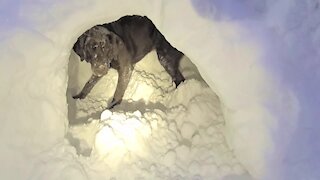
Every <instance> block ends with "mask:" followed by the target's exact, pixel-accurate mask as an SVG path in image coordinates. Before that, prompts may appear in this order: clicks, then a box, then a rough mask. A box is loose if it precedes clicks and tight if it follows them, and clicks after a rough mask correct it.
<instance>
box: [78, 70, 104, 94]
mask: <svg viewBox="0 0 320 180" xmlns="http://www.w3.org/2000/svg"><path fill="white" fill-rule="evenodd" d="M101 77H102V76H100V77H98V76H96V75H94V74H92V75H91V77H90V79H89V80H88V82H87V83H86V84H85V85H84V87H83V89H82V91H81V92H80V93H79V94H77V95H75V96H73V99H84V98H85V97H86V96H87V95H88V94H89V92H90V91H91V89H92V88H93V87H94V85H96V84H97V82H98V81H99V80H100V79H101Z"/></svg>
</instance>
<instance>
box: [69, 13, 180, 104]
mask: <svg viewBox="0 0 320 180" xmlns="http://www.w3.org/2000/svg"><path fill="white" fill-rule="evenodd" d="M73 50H74V51H75V53H76V54H78V55H79V57H80V59H81V61H83V60H85V61H86V62H88V63H90V64H91V70H92V75H91V77H90V79H89V80H88V81H87V83H86V84H85V86H84V87H83V89H82V91H81V92H80V93H79V94H77V95H75V96H73V98H74V99H83V98H85V97H86V96H87V94H88V93H89V92H90V91H91V89H92V88H93V87H94V86H95V84H96V83H97V82H98V81H99V80H100V79H101V78H102V77H103V76H104V75H106V74H107V73H108V70H109V69H110V68H114V69H116V70H117V71H118V76H119V77H118V83H117V87H116V91H115V93H114V96H113V99H112V101H111V103H110V104H109V105H108V107H107V109H112V108H113V107H114V106H116V105H118V104H120V103H121V101H122V98H123V95H124V93H125V90H126V88H127V86H128V84H129V81H130V78H131V74H132V71H133V69H134V65H135V63H137V62H139V61H140V60H141V59H143V57H144V56H145V55H146V54H148V53H149V52H150V51H152V50H156V52H157V56H158V59H159V61H160V64H161V65H162V66H163V67H164V69H165V70H166V71H167V72H168V74H169V75H170V76H171V78H172V80H173V82H174V83H175V85H176V87H178V85H179V84H180V83H181V82H183V81H184V80H185V78H184V76H183V75H182V73H181V72H180V70H179V64H180V60H181V58H182V56H183V55H184V54H183V53H182V52H180V51H179V50H177V49H176V48H174V47H173V46H171V44H170V43H169V42H168V41H167V40H166V39H165V37H164V36H163V35H162V34H161V33H160V31H159V30H158V29H157V28H156V26H155V25H154V24H153V23H152V21H151V20H150V19H149V18H147V17H146V16H138V15H132V16H123V17H121V18H120V19H118V20H116V21H114V22H111V23H106V24H101V25H96V26H94V27H92V28H90V29H89V30H87V31H86V32H84V33H83V34H82V35H81V36H80V37H79V38H78V39H77V41H76V43H75V44H74V46H73Z"/></svg>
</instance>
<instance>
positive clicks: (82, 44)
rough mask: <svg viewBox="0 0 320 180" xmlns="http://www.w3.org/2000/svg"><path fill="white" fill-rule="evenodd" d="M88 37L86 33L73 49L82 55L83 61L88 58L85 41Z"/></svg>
mask: <svg viewBox="0 0 320 180" xmlns="http://www.w3.org/2000/svg"><path fill="white" fill-rule="evenodd" d="M86 39H87V35H86V34H85V33H84V34H82V35H81V36H80V37H79V38H78V39H77V42H76V43H75V44H74V45H73V48H72V49H73V50H74V52H75V53H76V54H78V55H79V56H80V59H81V61H83V60H85V59H86V52H85V49H84V48H85V41H86Z"/></svg>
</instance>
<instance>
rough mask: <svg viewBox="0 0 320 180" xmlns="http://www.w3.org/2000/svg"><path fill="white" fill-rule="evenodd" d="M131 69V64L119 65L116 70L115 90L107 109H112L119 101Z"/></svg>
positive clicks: (125, 87)
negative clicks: (117, 75)
mask: <svg viewBox="0 0 320 180" xmlns="http://www.w3.org/2000/svg"><path fill="white" fill-rule="evenodd" d="M132 71H133V65H131V64H126V65H125V66H120V68H119V70H118V74H119V77H118V84H117V88H116V91H115V93H114V96H113V99H112V101H111V103H110V104H109V106H108V107H107V109H112V108H113V107H114V106H116V105H118V104H120V103H121V101H122V98H123V95H124V93H125V91H126V89H127V87H128V84H129V81H130V78H131V75H132Z"/></svg>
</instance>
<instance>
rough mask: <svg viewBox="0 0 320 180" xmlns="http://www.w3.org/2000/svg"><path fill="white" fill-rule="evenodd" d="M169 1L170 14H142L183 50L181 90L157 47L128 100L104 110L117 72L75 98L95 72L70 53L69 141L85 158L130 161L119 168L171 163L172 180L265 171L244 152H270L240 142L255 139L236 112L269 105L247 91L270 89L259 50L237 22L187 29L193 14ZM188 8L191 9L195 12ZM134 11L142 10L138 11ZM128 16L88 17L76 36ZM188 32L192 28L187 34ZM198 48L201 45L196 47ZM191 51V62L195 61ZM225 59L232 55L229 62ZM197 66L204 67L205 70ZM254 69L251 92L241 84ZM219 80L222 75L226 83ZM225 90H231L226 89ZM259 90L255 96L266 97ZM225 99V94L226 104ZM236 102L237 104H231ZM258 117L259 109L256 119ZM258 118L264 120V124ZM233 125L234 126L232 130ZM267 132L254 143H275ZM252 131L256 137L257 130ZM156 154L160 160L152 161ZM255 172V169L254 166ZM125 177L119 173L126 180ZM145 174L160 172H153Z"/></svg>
mask: <svg viewBox="0 0 320 180" xmlns="http://www.w3.org/2000/svg"><path fill="white" fill-rule="evenodd" d="M169 4H172V5H169ZM169 4H168V5H166V6H165V7H164V10H165V11H168V12H161V13H160V14H156V15H154V14H149V13H148V12H143V13H142V12H140V13H141V14H138V15H147V16H148V17H149V18H150V19H151V20H152V21H154V23H155V24H156V26H157V28H158V29H160V31H161V32H162V31H163V34H164V36H165V37H166V38H167V40H168V41H169V42H170V43H172V44H174V46H175V47H176V48H177V49H179V50H180V49H181V51H183V52H184V54H185V56H184V57H183V58H182V60H181V63H180V70H181V71H182V74H183V75H184V76H185V78H186V81H185V82H184V83H182V84H181V85H180V86H179V87H178V88H177V89H175V88H174V86H173V84H172V80H171V78H170V76H169V75H168V74H167V72H166V71H165V70H164V68H163V67H162V66H161V65H160V63H159V62H158V60H157V56H156V53H155V51H152V52H151V53H149V54H148V55H147V56H146V57H144V58H143V60H142V61H140V62H138V63H137V64H136V66H135V68H134V72H133V75H132V78H131V80H130V83H129V85H128V88H127V90H126V93H125V96H124V99H123V102H122V103H121V104H120V105H117V106H116V107H115V108H114V109H112V110H111V111H110V110H105V108H106V107H107V105H108V103H110V101H111V98H112V95H113V93H114V91H115V88H116V83H117V78H118V76H117V72H116V70H110V71H109V73H108V74H107V75H106V76H105V77H104V78H103V79H102V80H101V81H99V82H98V84H97V85H96V87H94V89H93V90H92V92H91V93H90V94H89V95H88V97H87V98H85V99H83V100H74V99H72V95H75V94H76V93H77V92H79V91H80V90H81V88H82V87H83V86H84V84H85V83H86V81H87V80H88V78H89V77H90V76H91V69H90V64H88V63H85V62H80V60H79V57H78V56H77V55H76V54H75V53H74V52H71V55H70V59H69V65H68V76H69V83H68V88H67V103H68V119H69V125H70V129H69V130H68V132H67V135H66V137H67V139H68V140H69V142H70V144H71V145H72V146H74V147H75V148H76V150H77V153H78V154H79V155H82V156H88V157H91V156H98V157H101V158H103V159H104V161H105V162H115V161H118V160H119V159H121V161H122V160H124V159H125V161H126V162H124V163H120V162H117V163H115V164H116V165H114V167H112V168H114V169H113V170H114V171H119V168H122V167H123V166H127V164H132V163H133V164H135V163H136V162H137V161H142V162H143V163H142V165H141V167H143V168H148V167H151V166H155V167H166V168H167V170H168V171H169V174H170V175H169V177H171V178H173V177H191V178H196V177H198V176H199V177H203V178H209V177H210V178H211V177H212V178H214V177H215V178H218V179H219V178H228V177H230V178H232V177H233V178H240V177H247V178H249V177H250V175H248V169H247V168H246V166H247V167H250V166H252V168H249V169H250V170H251V173H253V174H259V173H262V172H260V171H261V170H262V169H263V167H262V166H263V162H261V161H260V160H258V159H259V158H258V157H255V158H252V160H253V159H254V162H249V161H247V160H246V161H243V162H241V158H243V157H241V156H245V154H246V153H248V157H249V156H250V157H254V156H262V155H263V154H260V153H263V149H261V151H256V152H259V153H256V152H254V151H253V149H250V148H249V147H246V146H247V145H245V146H243V145H241V144H242V142H241V141H240V139H243V138H249V137H246V136H248V135H249V134H248V131H249V130H248V129H250V126H249V127H242V128H243V129H242V128H241V129H236V128H238V127H239V125H237V123H239V122H237V120H236V119H238V118H240V117H241V115H240V117H237V113H240V114H241V113H243V112H246V111H256V112H257V111H258V113H264V112H263V111H264V110H263V109H261V108H260V107H259V104H258V103H257V102H255V101H256V99H253V100H251V99H250V98H248V96H250V97H252V95H253V93H258V94H260V93H261V92H260V91H262V88H263V85H262V84H261V83H260V82H261V81H263V82H266V80H264V79H263V80H261V79H260V78H264V74H263V71H262V70H261V69H260V68H259V66H260V64H258V63H257V62H255V59H257V58H258V56H259V49H257V48H256V47H255V46H254V45H253V43H250V42H249V43H248V42H246V43H245V42H243V41H241V38H243V37H241V36H242V35H244V33H242V32H241V30H240V29H239V30H238V29H237V27H235V26H234V27H230V26H232V25H230V24H226V25H224V24H219V25H216V26H215V25H212V27H208V28H206V29H203V27H205V26H211V25H210V24H209V22H208V20H206V19H202V18H199V19H196V20H195V22H194V23H195V24H196V26H192V27H188V26H185V25H184V24H185V23H186V22H183V21H181V18H186V17H185V14H184V15H182V14H181V15H176V14H173V12H171V10H170V8H173V7H174V6H175V5H174V3H169ZM189 8H191V7H189ZM188 12H192V11H191V9H190V10H188ZM132 13H133V14H136V13H139V11H137V12H135V11H133V12H132ZM162 13H163V14H162ZM167 13H168V14H167ZM194 13H196V12H194ZM125 15H127V14H116V15H114V16H111V17H110V15H109V14H108V16H105V17H104V18H102V19H105V22H102V21H101V20H96V21H89V22H86V21H83V22H82V27H83V28H80V29H79V31H78V33H77V34H78V36H80V35H81V34H82V33H83V32H84V31H86V30H87V29H89V28H91V27H92V26H94V25H96V24H99V23H109V22H111V21H115V20H117V19H119V18H120V17H122V16H125ZM129 15H130V14H129ZM194 16H195V17H196V16H197V15H195V14H191V13H190V14H189V15H188V18H187V19H188V21H192V20H193V18H194ZM159 17H160V21H159V20H158V19H159ZM108 20H109V21H108ZM79 23H80V22H79ZM179 23H182V24H179ZM187 23H188V24H189V23H190V24H193V23H192V22H187ZM186 29H188V30H187V32H188V33H186V34H184V33H181V31H186ZM190 31H192V32H190ZM197 31H198V32H197ZM203 31H205V32H203ZM203 33H204V35H203V36H202V35H201V34H203ZM241 33H242V34H241ZM210 34H215V35H213V39H212V40H209V41H208V40H205V39H206V38H207V36H208V35H209V36H210V37H211V35H210ZM75 37H76V36H75ZM75 37H73V38H75ZM76 38H77V37H76ZM226 38H227V39H228V38H230V39H231V40H229V41H232V43H231V42H228V41H226ZM171 41H172V42H171ZM234 41H239V42H238V43H239V45H234V44H233V43H234ZM187 42H192V43H187ZM235 46H236V48H235ZM195 47H198V48H197V49H195ZM208 47H210V48H208ZM208 50H209V51H208ZM189 55H190V57H192V58H191V59H189V58H188V56H189ZM226 59H228V60H231V59H233V60H231V62H227V61H226ZM239 59H241V60H239ZM194 63H195V64H197V65H195V64H194ZM213 64H214V65H213ZM230 65H231V66H230ZM197 66H198V67H200V72H199V70H198V68H197ZM233 68H236V69H237V71H238V72H239V74H238V73H235V74H233V73H231V72H233V71H234V70H235V69H233ZM238 68H239V69H238ZM249 72H250V73H249ZM251 73H253V74H254V75H252V74H251ZM249 74H250V76H252V78H251V79H250V81H252V82H251V83H250V84H254V87H253V88H252V87H250V86H249V87H246V88H245V90H247V92H245V90H244V89H243V88H240V87H241V86H244V84H242V83H246V82H245V81H247V80H248V79H247V78H248V75H249ZM202 76H203V77H204V79H206V80H207V81H208V82H206V81H205V80H204V79H203V78H202ZM211 77H215V78H211ZM219 79H221V80H222V79H223V80H222V81H221V82H219ZM240 82H241V83H240ZM232 83H235V84H232ZM208 84H209V85H208ZM235 85H237V86H238V87H239V88H240V89H239V90H238V91H236V94H233V93H235V91H230V90H228V89H229V88H231V87H232V86H235ZM224 88H226V90H223V91H222V92H221V89H224ZM257 91H258V92H257ZM224 93H226V94H224ZM229 93H230V94H229ZM246 94H247V95H246ZM258 94H256V95H257V96H260V95H258ZM232 96H233V97H232ZM236 96H238V97H236ZM246 96H247V98H246ZM219 97H222V99H221V100H222V101H220V100H219ZM233 98H235V99H236V100H235V99H233ZM241 98H244V99H241ZM229 100H231V101H230V102H228V101H229ZM233 103H235V104H233ZM253 103H255V104H253ZM232 106H234V107H232ZM238 108H240V109H241V110H240V111H239V112H237V113H233V112H232V111H233V110H234V109H238ZM242 108H243V109H242ZM247 108H248V109H247ZM234 111H238V110H234ZM256 114H257V113H254V116H256ZM228 116H230V117H228ZM232 116H234V117H232ZM245 116H247V117H246V118H248V119H246V120H248V121H257V120H256V118H257V117H250V116H251V115H250V114H249V115H247V114H246V113H245ZM263 116H265V115H263ZM241 118H243V117H241ZM265 118H266V116H265ZM226 120H227V121H226ZM254 123H257V124H259V122H254ZM260 123H261V122H260ZM257 124H255V126H257ZM262 124H263V123H262ZM262 124H261V125H262ZM228 126H229V127H228ZM232 126H234V127H235V128H231V127H232ZM231 129H232V130H231ZM246 129H247V130H246ZM250 131H252V130H250ZM252 133H254V132H252ZM266 134H268V132H266V129H265V130H264V129H259V135H258V136H256V138H257V139H256V140H255V141H254V142H256V143H258V144H255V145H252V147H255V148H256V147H259V146H260V144H263V145H265V144H270V142H268V141H270V139H268V137H265V135H266ZM249 136H250V139H252V137H251V135H249ZM160 137H162V138H160ZM159 138H160V139H159ZM227 138H229V139H227ZM227 140H229V143H230V144H228V142H227ZM238 141H240V142H238ZM146 142H147V143H146ZM234 148H236V149H234ZM260 148H262V147H260ZM263 148H265V147H263ZM265 149H268V148H265ZM248 150H249V151H248ZM246 151H248V152H246ZM237 152H241V156H240V158H238V157H237ZM150 156H152V157H154V159H153V160H150V159H149V158H150ZM120 157H122V158H120ZM248 157H246V158H248ZM259 161H260V162H259ZM251 163H252V164H251ZM107 164H108V163H107ZM179 166H180V168H181V169H182V171H185V172H188V171H189V172H188V173H182V174H183V175H181V174H180V173H181V172H180V173H179V171H180V170H179V168H178V167H179ZM141 167H139V168H141ZM182 167H183V168H182ZM139 168H138V169H139ZM253 169H255V170H254V171H255V172H254V171H252V170H253ZM139 171H140V170H137V172H139ZM137 172H135V173H137ZM157 173H159V174H162V173H164V172H162V171H159V172H157ZM138 174H139V173H138ZM125 176H127V175H125ZM125 176H120V179H121V178H125ZM166 176H168V175H163V176H160V177H161V178H166ZM146 177H150V178H152V177H153V176H152V175H151V174H148V175H146ZM169 179H170V178H169Z"/></svg>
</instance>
